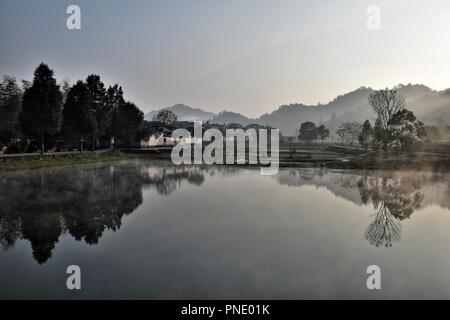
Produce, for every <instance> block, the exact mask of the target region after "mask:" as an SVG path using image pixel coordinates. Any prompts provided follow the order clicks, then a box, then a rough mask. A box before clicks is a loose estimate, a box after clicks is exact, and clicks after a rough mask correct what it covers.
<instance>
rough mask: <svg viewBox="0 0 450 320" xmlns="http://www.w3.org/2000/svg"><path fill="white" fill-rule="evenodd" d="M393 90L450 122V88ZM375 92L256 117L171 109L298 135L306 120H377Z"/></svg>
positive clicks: (431, 116) (427, 117) (422, 112)
mask: <svg viewBox="0 0 450 320" xmlns="http://www.w3.org/2000/svg"><path fill="white" fill-rule="evenodd" d="M393 89H396V90H397V91H398V93H399V94H401V95H403V96H405V98H406V104H407V105H406V107H407V108H408V109H410V110H412V111H413V112H414V113H415V114H416V115H417V117H418V118H419V119H420V120H421V121H423V122H425V123H426V124H434V123H436V121H437V119H438V118H439V117H442V118H443V119H444V120H446V121H450V89H447V90H442V91H436V90H433V89H430V88H429V87H427V86H424V85H421V84H414V85H413V84H408V85H402V84H400V85H398V86H395V87H394V88H393ZM372 92H374V90H373V89H372V88H368V87H360V88H358V89H356V90H354V91H351V92H348V93H346V94H343V95H339V96H338V97H336V98H335V99H333V100H332V101H330V102H328V103H327V104H318V105H304V104H301V103H296V104H289V105H282V106H280V107H279V108H278V109H276V110H274V111H273V112H271V113H266V114H263V115H261V116H260V117H259V118H255V119H252V118H248V117H246V116H244V115H242V114H240V113H236V112H231V111H223V112H220V113H219V114H215V113H212V112H206V111H204V110H201V109H196V108H191V107H188V106H185V105H183V104H178V105H175V106H173V107H170V108H169V109H171V110H172V111H174V112H175V113H176V114H177V115H178V117H179V120H186V121H192V120H201V121H208V120H209V121H210V122H211V123H218V124H225V123H239V124H241V125H248V124H251V123H257V124H261V125H270V126H272V127H276V128H279V129H280V130H281V132H282V133H283V134H285V135H294V134H295V133H296V130H297V129H298V128H299V126H300V123H302V122H305V121H313V122H315V123H317V124H325V125H326V126H327V127H328V128H329V129H330V131H331V132H334V131H335V130H336V129H337V127H338V126H339V125H340V124H341V123H343V122H349V121H358V122H363V121H364V120H366V119H369V120H375V115H374V113H373V111H372V109H371V107H370V105H369V101H368V98H369V95H370V94H371V93H372ZM156 114H157V111H153V112H151V113H149V114H147V116H146V119H149V120H151V118H152V117H153V116H154V115H156Z"/></svg>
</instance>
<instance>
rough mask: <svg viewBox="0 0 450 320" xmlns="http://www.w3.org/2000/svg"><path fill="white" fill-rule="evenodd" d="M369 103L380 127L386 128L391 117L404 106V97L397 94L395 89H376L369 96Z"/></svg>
mask: <svg viewBox="0 0 450 320" xmlns="http://www.w3.org/2000/svg"><path fill="white" fill-rule="evenodd" d="M369 103H370V106H371V107H372V109H373V111H374V112H375V114H376V115H377V117H378V119H380V121H381V126H382V128H383V129H385V130H388V129H389V122H390V121H391V119H392V117H393V116H394V115H395V114H396V113H397V112H399V111H401V110H402V109H403V108H405V97H404V96H402V95H399V94H397V91H396V90H389V89H385V90H378V91H375V92H374V93H372V94H371V95H370V96H369Z"/></svg>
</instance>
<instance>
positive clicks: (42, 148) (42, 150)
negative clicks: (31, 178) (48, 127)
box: [41, 129, 44, 155]
mask: <svg viewBox="0 0 450 320" xmlns="http://www.w3.org/2000/svg"><path fill="white" fill-rule="evenodd" d="M41 154H42V155H43V154H44V129H41Z"/></svg>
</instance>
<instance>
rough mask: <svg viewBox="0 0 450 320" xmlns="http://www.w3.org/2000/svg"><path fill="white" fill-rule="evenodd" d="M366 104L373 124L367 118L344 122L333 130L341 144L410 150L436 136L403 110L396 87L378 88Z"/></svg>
mask: <svg viewBox="0 0 450 320" xmlns="http://www.w3.org/2000/svg"><path fill="white" fill-rule="evenodd" d="M369 103H370V105H371V107H372V109H373V111H374V112H375V114H376V116H377V118H376V121H375V124H374V126H373V127H372V125H371V123H370V121H369V120H366V121H365V122H364V123H363V124H360V123H358V122H347V123H343V124H341V125H340V126H339V127H338V129H337V130H336V134H337V136H339V137H340V139H341V142H342V143H343V144H349V145H354V144H357V143H359V144H360V145H361V146H362V147H363V148H364V149H366V150H368V149H369V148H373V149H376V150H378V149H380V148H382V149H383V150H384V151H388V149H389V147H396V148H400V149H404V150H411V149H413V148H414V147H416V146H417V145H419V144H420V143H422V142H424V141H425V138H426V137H427V136H428V139H433V140H437V139H439V137H440V136H439V132H438V130H436V128H434V127H426V126H425V125H424V124H423V123H422V122H421V121H419V120H417V118H416V116H415V115H414V113H413V112H412V111H410V110H408V109H406V103H405V98H404V97H403V96H400V95H398V94H397V92H396V91H395V90H388V89H386V90H379V91H375V92H374V93H372V94H371V95H370V96H369Z"/></svg>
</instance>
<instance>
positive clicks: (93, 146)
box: [91, 135, 95, 152]
mask: <svg viewBox="0 0 450 320" xmlns="http://www.w3.org/2000/svg"><path fill="white" fill-rule="evenodd" d="M91 149H92V150H91V151H92V152H94V151H95V135H94V136H93V137H92V148H91Z"/></svg>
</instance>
